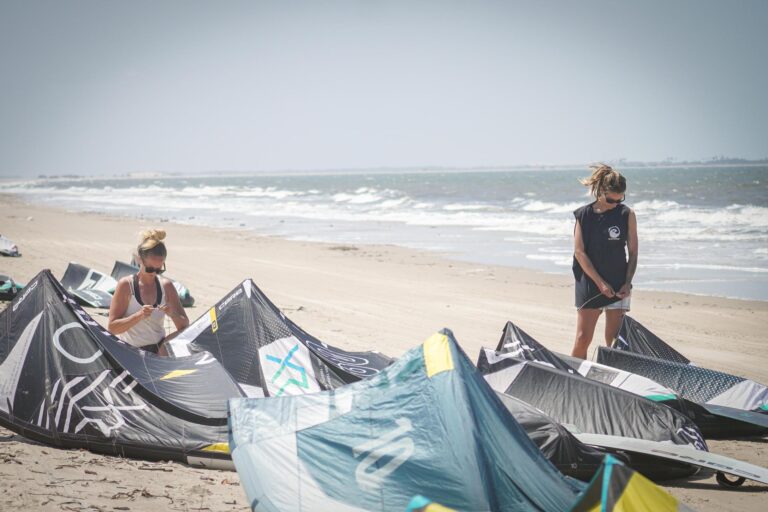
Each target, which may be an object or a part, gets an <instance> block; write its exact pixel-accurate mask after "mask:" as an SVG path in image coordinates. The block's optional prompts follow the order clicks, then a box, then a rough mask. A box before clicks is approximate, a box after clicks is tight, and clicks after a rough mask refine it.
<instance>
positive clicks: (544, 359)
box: [496, 322, 687, 413]
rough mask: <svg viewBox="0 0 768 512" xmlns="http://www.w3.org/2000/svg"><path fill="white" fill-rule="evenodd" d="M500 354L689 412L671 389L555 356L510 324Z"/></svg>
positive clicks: (628, 375)
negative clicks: (577, 375) (578, 376)
mask: <svg viewBox="0 0 768 512" xmlns="http://www.w3.org/2000/svg"><path fill="white" fill-rule="evenodd" d="M496 351H497V352H499V353H500V354H507V355H509V356H512V357H515V358H517V359H523V360H525V361H532V362H536V363H541V364H543V365H545V366H550V367H553V368H556V369H558V370H562V371H565V372H568V373H571V374H579V375H581V376H583V377H586V378H588V379H591V380H595V381H598V382H602V383H604V384H608V385H610V386H613V387H615V388H619V389H623V390H625V391H629V392H630V393H634V394H636V395H639V396H642V397H645V398H647V399H649V400H653V401H654V402H661V403H663V404H664V405H668V406H670V407H672V408H673V409H677V410H678V411H680V412H683V413H686V412H687V410H686V405H685V404H683V403H682V400H681V399H680V397H678V396H677V394H676V393H675V392H674V391H672V390H671V389H669V388H668V387H666V386H662V385H661V384H659V383H657V382H654V381H652V380H651V379H648V378H646V377H643V376H640V375H635V374H632V373H629V372H625V371H622V370H619V369H616V368H611V367H609V366H605V365H602V364H598V363H593V362H592V361H585V360H583V359H579V358H576V357H571V356H564V355H561V354H557V353H555V352H552V351H550V350H549V349H547V348H546V347H545V346H544V345H542V344H541V343H539V342H538V341H536V340H535V339H533V337H531V336H530V335H529V334H527V333H526V332H525V331H523V330H522V329H520V328H519V327H518V326H516V325H515V324H513V323H512V322H507V325H505V326H504V332H503V333H502V335H501V340H499V344H498V345H497V348H496Z"/></svg>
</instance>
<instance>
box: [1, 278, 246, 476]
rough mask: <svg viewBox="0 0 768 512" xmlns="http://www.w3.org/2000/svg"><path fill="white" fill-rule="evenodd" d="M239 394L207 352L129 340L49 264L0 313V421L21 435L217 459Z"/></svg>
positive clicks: (141, 453)
mask: <svg viewBox="0 0 768 512" xmlns="http://www.w3.org/2000/svg"><path fill="white" fill-rule="evenodd" d="M233 396H242V393H241V391H240V389H239V388H238V386H237V384H236V383H235V382H234V381H233V380H232V378H231V377H230V376H229V374H228V373H227V372H226V371H225V370H224V368H223V367H222V366H221V365H220V364H219V363H218V362H217V361H216V360H215V359H213V358H212V357H211V356H210V354H195V355H193V356H190V357H186V358H181V359H172V358H168V357H160V356H157V355H154V354H151V353H149V352H145V351H143V350H140V349H137V348H135V347H132V346H129V345H127V344H125V343H123V342H122V341H120V340H119V339H117V338H116V337H114V336H112V335H111V334H110V333H109V332H107V331H106V330H104V329H103V328H102V327H101V326H100V325H99V324H98V323H97V322H95V321H94V320H93V319H92V318H91V317H90V316H89V315H88V314H87V313H86V312H85V311H84V310H83V309H82V308H81V307H80V306H78V305H77V303H76V302H75V300H74V299H73V298H72V297H71V296H70V295H68V294H67V292H66V291H65V290H64V288H63V287H62V286H61V285H60V284H59V283H58V282H57V281H56V279H54V277H53V276H52V275H51V273H50V271H48V270H43V271H42V272H40V273H39V274H38V275H37V276H35V278H34V279H32V280H31V281H30V282H29V284H28V285H27V287H26V288H25V289H24V291H23V292H21V293H20V294H19V295H18V296H17V297H16V299H14V301H13V302H12V303H11V304H10V305H9V306H8V307H7V308H6V309H5V310H4V311H2V312H0V424H2V425H3V426H4V427H6V428H8V429H10V430H12V431H14V432H17V433H19V434H21V435H23V436H25V437H28V438H31V439H34V440H37V441H40V442H43V443H47V444H51V445H54V446H60V447H66V448H87V449H89V450H92V451H94V452H99V453H107V454H113V455H122V456H130V457H140V458H145V459H173V460H178V461H182V462H186V463H194V464H201V465H218V464H219V461H221V460H226V459H228V458H229V456H228V450H227V445H226V442H227V426H226V422H227V410H226V400H227V399H228V398H230V397H233Z"/></svg>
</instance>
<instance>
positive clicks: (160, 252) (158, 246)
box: [138, 229, 168, 258]
mask: <svg viewBox="0 0 768 512" xmlns="http://www.w3.org/2000/svg"><path fill="white" fill-rule="evenodd" d="M140 240H141V241H140V242H139V247H138V253H139V256H141V257H144V256H149V255H152V256H162V257H163V258H165V257H166V256H167V254H168V251H167V250H166V248H165V243H163V240H165V230H164V229H147V230H145V231H142V232H141V234H140Z"/></svg>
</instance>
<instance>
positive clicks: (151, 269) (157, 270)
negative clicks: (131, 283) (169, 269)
mask: <svg viewBox="0 0 768 512" xmlns="http://www.w3.org/2000/svg"><path fill="white" fill-rule="evenodd" d="M144 271H146V272H149V273H150V274H155V273H157V274H162V273H163V272H165V263H163V267H162V268H155V267H148V266H147V265H144Z"/></svg>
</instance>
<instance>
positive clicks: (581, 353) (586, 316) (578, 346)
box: [571, 309, 602, 359]
mask: <svg viewBox="0 0 768 512" xmlns="http://www.w3.org/2000/svg"><path fill="white" fill-rule="evenodd" d="M600 313H602V310H600V309H580V310H579V311H578V312H577V313H576V314H577V317H576V342H575V343H574V344H573V350H572V351H571V355H572V356H574V357H579V358H581V359H586V358H587V349H588V348H589V344H590V343H592V336H593V335H594V334H595V325H597V319H598V318H600Z"/></svg>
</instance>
